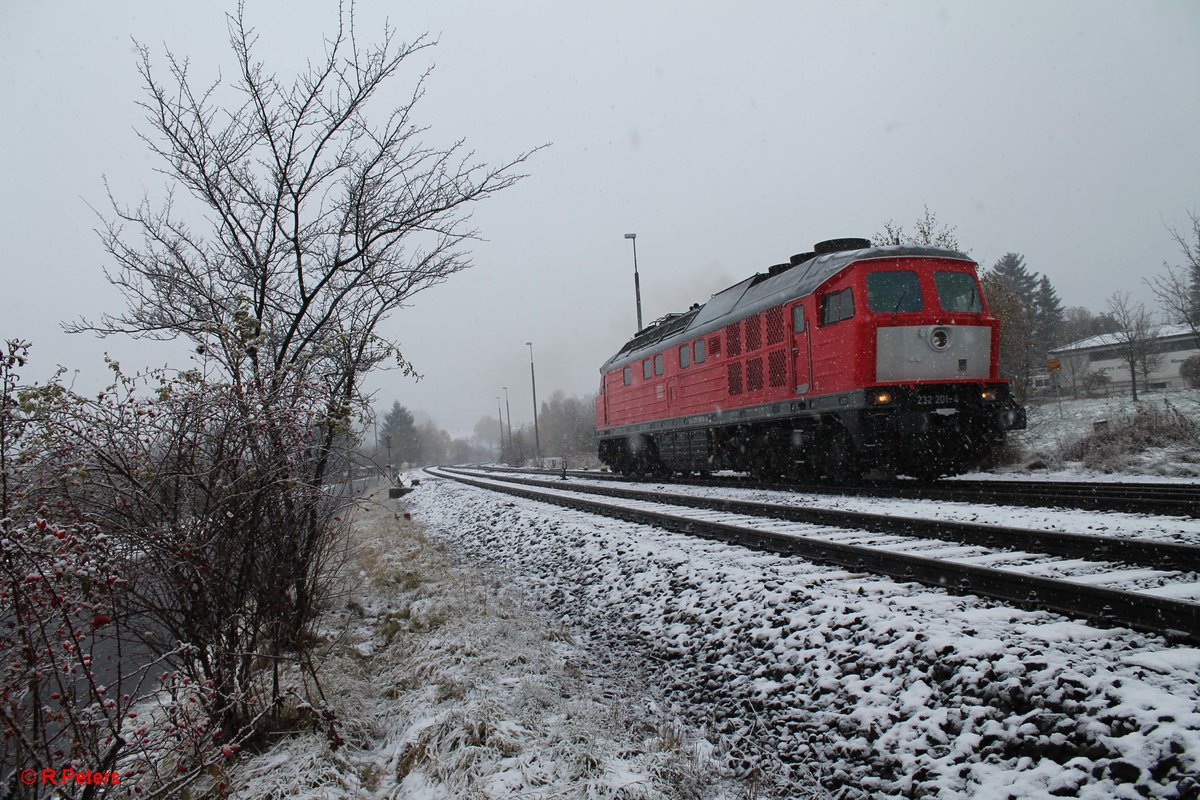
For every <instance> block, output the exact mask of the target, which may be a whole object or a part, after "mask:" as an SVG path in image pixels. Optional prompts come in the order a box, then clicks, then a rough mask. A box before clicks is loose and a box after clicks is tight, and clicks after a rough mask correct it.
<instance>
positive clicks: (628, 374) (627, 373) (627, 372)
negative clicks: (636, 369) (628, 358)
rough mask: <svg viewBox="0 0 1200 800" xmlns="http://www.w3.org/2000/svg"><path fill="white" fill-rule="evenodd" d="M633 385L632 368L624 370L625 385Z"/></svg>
mask: <svg viewBox="0 0 1200 800" xmlns="http://www.w3.org/2000/svg"><path fill="white" fill-rule="evenodd" d="M631 383H633V367H626V368H625V385H626V386H629V385H630V384H631Z"/></svg>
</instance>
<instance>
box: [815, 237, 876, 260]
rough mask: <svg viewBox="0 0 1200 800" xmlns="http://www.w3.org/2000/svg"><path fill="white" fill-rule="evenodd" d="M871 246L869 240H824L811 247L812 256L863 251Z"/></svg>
mask: <svg viewBox="0 0 1200 800" xmlns="http://www.w3.org/2000/svg"><path fill="white" fill-rule="evenodd" d="M870 246H871V240H870V239H826V240H825V241H823V242H817V243H816V244H814V245H813V253H814V255H818V256H823V255H825V254H826V253H838V252H841V251H842V250H865V249H866V248H868V247H870Z"/></svg>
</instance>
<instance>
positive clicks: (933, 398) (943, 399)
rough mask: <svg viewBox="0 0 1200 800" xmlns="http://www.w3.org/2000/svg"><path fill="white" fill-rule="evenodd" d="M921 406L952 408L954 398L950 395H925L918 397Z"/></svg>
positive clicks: (918, 403)
mask: <svg viewBox="0 0 1200 800" xmlns="http://www.w3.org/2000/svg"><path fill="white" fill-rule="evenodd" d="M917 405H919V406H952V405H954V398H953V397H952V396H950V395H948V394H923V395H919V396H918V397H917Z"/></svg>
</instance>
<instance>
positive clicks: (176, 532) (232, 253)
mask: <svg viewBox="0 0 1200 800" xmlns="http://www.w3.org/2000/svg"><path fill="white" fill-rule="evenodd" d="M229 36H230V45H231V48H232V53H233V56H234V63H235V69H234V70H233V79H232V81H231V82H230V83H229V84H228V85H226V84H224V83H223V82H222V81H221V80H220V79H218V81H216V82H215V83H213V84H211V85H207V86H199V87H198V86H195V85H193V83H192V81H191V79H190V77H189V72H188V62H187V61H186V60H185V59H182V58H180V57H177V56H176V55H175V54H174V53H172V52H170V51H168V52H167V53H166V56H165V59H166V75H165V77H163V76H160V74H159V70H158V69H157V68H156V67H155V66H154V63H153V60H152V58H151V54H150V51H149V50H148V49H147V48H145V47H139V52H140V67H139V69H140V72H141V75H142V78H143V81H144V85H145V86H144V88H145V99H144V101H143V102H142V104H141V105H142V107H143V109H144V110H145V112H146V125H147V127H146V129H145V130H144V131H143V132H142V133H141V136H142V138H143V140H144V141H145V143H146V144H147V146H148V147H149V149H150V150H151V152H152V153H154V154H155V155H156V156H157V157H158V158H159V160H160V162H161V171H162V172H163V173H164V174H165V175H166V176H167V178H168V179H169V181H170V187H171V188H170V191H169V193H168V195H167V197H166V200H165V201H164V202H162V203H161V204H157V203H154V202H152V201H151V200H150V199H148V198H144V199H143V200H141V201H140V202H139V203H138V204H136V205H134V206H128V205H124V204H122V203H120V202H119V201H118V200H117V199H116V198H115V197H113V196H112V194H111V192H110V195H109V199H110V202H111V204H112V210H111V212H110V214H111V215H110V216H108V217H107V218H103V219H102V225H101V229H100V231H99V234H100V237H101V240H102V243H103V246H104V248H105V250H106V251H107V253H108V254H109V255H110V256H111V258H112V259H113V261H114V262H115V264H116V268H115V269H112V270H109V271H108V273H107V274H108V278H109V280H110V281H111V282H112V283H113V284H114V285H116V286H117V287H118V288H120V289H121V290H122V292H123V294H124V296H125V300H126V308H125V310H124V312H123V313H120V314H116V315H105V316H103V317H102V318H101V319H100V320H99V321H94V322H93V321H81V322H80V323H77V324H75V325H73V326H69V328H68V329H70V330H76V331H79V330H91V331H96V332H99V333H101V334H103V335H109V334H116V333H123V334H128V335H132V336H135V337H150V338H159V339H169V338H175V337H184V338H186V339H190V340H191V342H192V343H193V345H194V347H195V350H196V351H197V353H198V354H200V355H199V360H200V361H201V368H200V369H197V370H191V371H188V372H185V373H183V374H182V375H180V376H178V378H176V379H173V380H168V379H167V378H165V377H164V378H162V383H161V385H160V387H159V389H158V391H157V396H152V397H151V398H150V399H149V400H145V401H143V400H134V399H132V398H133V393H134V389H133V388H132V387H131V386H128V385H126V384H125V383H122V384H121V386H119V387H118V391H119V392H122V393H124V395H126V396H128V397H129V398H130V400H129V402H127V403H124V404H122V405H117V406H111V407H109V406H99V407H96V408H95V409H94V410H93V416H92V417H91V418H89V419H87V420H84V421H83V422H81V423H80V426H79V428H78V430H77V431H75V435H76V437H77V439H78V440H79V441H80V442H82V446H85V447H86V448H87V449H88V451H89V452H90V453H92V454H94V456H95V463H94V464H92V465H90V466H91V468H92V470H91V472H90V474H91V476H92V477H91V479H90V482H89V483H88V484H87V485H85V486H82V487H80V489H79V495H80V497H79V501H80V502H79V505H80V506H82V505H83V503H84V501H86V500H88V499H92V500H96V501H98V505H97V508H99V509H100V510H99V511H96V512H92V513H94V514H102V515H104V522H105V524H106V525H108V526H109V527H110V528H111V529H113V530H116V531H119V532H120V534H121V535H122V536H123V537H124V538H125V539H126V540H127V541H128V542H129V543H130V545H131V546H132V547H135V548H139V551H141V552H145V553H147V554H148V556H147V558H153V559H154V564H155V571H154V578H153V581H154V582H149V579H147V581H144V582H143V583H142V584H141V585H140V586H138V587H135V590H134V591H133V592H132V594H133V595H134V596H136V597H140V598H142V602H143V605H144V611H145V613H147V614H149V615H152V616H154V615H156V617H155V618H156V623H157V624H158V625H159V627H160V629H161V630H164V631H168V632H169V634H170V635H171V636H173V637H175V638H177V639H179V640H181V641H184V643H185V644H186V645H190V649H189V650H188V652H189V653H190V654H191V655H190V656H189V658H190V659H191V661H190V662H188V663H186V664H185V665H184V667H185V668H186V670H187V672H188V673H189V674H193V675H196V676H197V677H203V678H205V680H212V681H213V682H214V684H216V685H217V686H218V689H219V692H220V695H221V696H219V697H214V700H213V704H212V706H211V709H210V710H211V717H212V719H213V720H214V721H215V722H218V723H219V724H222V725H224V728H223V729H224V730H226V731H227V732H228V731H239V730H243V729H245V728H246V726H248V725H250V724H251V722H253V721H254V720H255V719H257V718H258V716H257V715H259V713H260V712H261V710H262V709H261V707H260V706H256V705H255V703H257V702H258V700H257V699H255V698H263V697H266V698H267V702H268V703H269V707H272V708H273V707H276V706H277V705H278V703H279V701H280V698H281V694H280V687H279V682H278V676H279V673H280V667H279V664H280V662H281V661H282V660H283V659H284V658H285V657H289V656H290V658H292V659H293V660H294V663H295V664H296V665H297V666H299V667H300V669H301V670H304V671H307V673H308V674H309V675H310V677H311V676H312V674H313V671H312V670H311V669H310V667H311V664H310V663H309V659H308V656H307V653H308V648H310V647H311V642H312V636H311V634H312V630H311V627H312V623H313V620H314V619H315V615H316V610H317V608H318V603H319V601H320V600H321V597H322V592H323V588H324V587H325V586H326V585H327V578H328V574H329V566H330V560H331V558H333V557H334V556H333V553H334V552H335V548H334V547H333V546H332V543H333V541H334V540H335V538H336V537H337V536H338V534H339V530H340V527H339V524H338V521H339V518H340V515H339V510H340V508H339V507H340V505H341V504H344V503H345V502H347V501H346V499H345V498H341V497H335V496H331V495H330V493H329V492H328V491H326V489H325V486H326V484H327V483H329V481H328V476H329V475H330V474H331V471H332V470H334V469H336V468H338V465H339V464H341V463H343V461H342V460H339V458H338V454H337V452H336V451H337V449H338V448H339V447H344V446H345V445H346V444H347V443H350V442H352V436H353V425H352V420H353V417H354V415H355V414H356V412H357V413H359V414H361V413H362V412H363V411H364V410H365V409H366V408H367V403H366V398H365V397H364V396H363V394H362V388H361V383H362V379H363V377H364V375H365V374H366V373H367V371H368V370H370V369H371V368H373V367H376V366H383V365H391V366H398V367H400V368H402V369H404V370H405V371H406V372H408V373H410V374H413V373H414V371H413V369H412V367H411V366H410V365H409V364H408V362H407V361H406V360H405V359H404V356H403V355H402V353H401V351H400V348H399V346H398V345H397V344H396V343H395V342H394V341H391V340H388V339H387V338H386V337H384V336H382V335H381V334H380V333H379V325H380V323H381V322H382V321H383V320H384V319H385V318H386V317H387V316H388V315H389V314H390V313H391V312H393V311H395V310H397V309H399V308H401V307H402V306H403V305H405V304H406V303H408V302H411V300H412V299H413V298H414V296H415V295H417V294H418V293H419V292H421V291H423V290H424V289H427V288H429V287H431V286H434V285H437V284H439V283H441V282H443V281H445V280H446V279H448V278H449V277H450V276H452V275H454V274H456V273H457V272H460V271H462V270H464V269H466V268H467V267H468V266H469V265H470V259H469V255H468V251H467V247H468V245H469V244H470V242H471V241H472V240H474V239H475V238H477V234H476V231H475V230H474V229H473V228H472V227H471V224H470V214H469V208H470V206H471V204H473V203H475V202H478V201H480V200H483V199H485V198H488V197H490V196H492V195H494V194H495V193H496V192H499V191H501V190H503V189H505V188H508V187H510V186H512V185H513V184H514V183H515V182H516V181H518V180H519V179H520V178H521V175H520V174H519V172H518V170H519V168H520V166H521V165H522V164H523V163H524V162H525V161H526V159H527V158H528V157H529V155H530V153H532V152H533V151H530V152H527V153H524V154H520V155H517V156H516V157H514V158H511V159H509V160H508V161H506V162H505V163H503V164H501V165H500V166H498V167H493V166H488V165H486V164H484V163H482V162H480V161H478V160H477V159H476V158H475V156H474V155H473V154H472V153H471V152H470V151H468V150H467V149H466V148H465V145H464V144H463V142H462V141H458V142H455V143H454V144H451V145H449V146H447V147H436V146H431V145H429V144H427V143H426V142H425V141H424V140H425V138H426V134H427V131H426V129H425V128H422V127H420V126H418V125H417V123H416V121H415V112H416V108H417V105H418V101H419V100H420V98H421V96H422V94H423V92H424V83H425V78H426V73H422V74H419V75H418V76H417V77H416V79H415V81H414V86H413V88H412V90H411V93H410V94H408V95H407V100H406V101H405V102H404V103H402V104H401V105H400V107H399V108H396V109H394V110H392V111H390V112H387V111H386V110H385V113H384V114H383V115H382V116H376V115H375V113H374V105H375V101H376V100H378V99H379V98H380V97H381V93H382V89H383V87H384V86H385V85H389V84H390V82H391V81H392V80H393V79H394V78H396V77H397V76H399V75H400V73H401V71H402V69H403V68H404V67H406V66H407V64H408V63H411V62H410V59H411V58H412V57H413V56H414V55H415V54H417V53H420V52H422V51H424V50H425V49H426V48H428V47H430V46H432V44H433V43H432V42H431V41H429V40H428V39H427V38H425V37H418V38H416V39H415V40H413V41H411V42H399V41H398V40H397V39H396V38H395V34H394V32H393V31H392V30H391V29H385V30H384V31H383V32H382V41H381V42H380V43H379V44H377V45H366V44H364V43H362V42H360V41H359V39H358V38H357V36H356V33H355V28H354V19H353V13H352V11H351V12H349V13H347V12H341V13H339V18H338V27H337V30H336V33H335V34H334V35H333V36H331V37H330V38H329V39H327V41H326V47H325V52H324V55H323V57H321V58H319V59H316V60H314V61H311V62H309V66H308V67H307V69H306V70H305V71H304V72H303V73H302V74H301V75H299V77H298V78H296V79H295V80H294V81H292V82H290V83H285V82H284V81H282V80H280V79H279V78H277V77H276V76H275V75H273V74H271V73H269V72H268V71H267V69H266V67H265V66H264V65H263V63H262V62H261V61H260V60H259V59H258V58H257V57H256V55H255V45H256V42H257V38H256V35H255V33H254V32H253V30H251V29H250V28H249V27H248V25H247V23H246V19H245V16H244V9H243V8H242V7H240V6H239V8H238V11H237V13H236V14H235V15H231V16H230V18H229ZM228 90H232V94H231V93H230V92H229V91H228ZM219 96H220V97H230V96H232V97H235V98H237V100H236V101H235V102H233V103H232V104H230V105H222V104H221V103H220V102H218V97H219ZM197 219H203V220H206V221H207V223H208V224H210V225H211V227H209V228H207V229H205V228H203V227H197V225H196V224H195V223H193V222H190V220H197ZM117 372H118V378H119V381H122V382H123V381H124V380H125V379H124V378H123V377H122V376H120V374H119V370H117ZM127 410H129V411H128V413H126V412H127ZM135 412H136V415H135V416H134V417H132V418H131V417H130V416H129V414H131V413H135ZM148 420H154V422H153V423H151V422H149V421H148ZM84 423H86V424H84ZM88 493H90V495H88V497H84V496H83V495H85V494H88ZM99 501H108V502H107V504H105V503H104V502H99ZM223 573H224V575H223ZM272 576H274V577H272ZM263 663H266V664H270V665H271V666H272V667H273V669H271V670H269V671H268V672H269V673H270V674H271V675H273V677H269V678H268V680H269V681H271V685H269V686H267V687H266V688H265V689H264V690H263V691H258V688H259V687H258V685H257V681H258V677H257V675H254V674H251V673H252V671H253V670H255V669H257V665H261V664H263ZM246 687H250V689H251V690H253V691H252V694H247V693H246ZM318 691H319V689H318Z"/></svg>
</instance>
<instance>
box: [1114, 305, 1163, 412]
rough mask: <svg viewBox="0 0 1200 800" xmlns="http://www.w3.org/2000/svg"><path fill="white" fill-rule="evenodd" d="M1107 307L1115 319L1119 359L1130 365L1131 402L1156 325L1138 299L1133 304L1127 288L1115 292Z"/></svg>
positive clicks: (1146, 363) (1135, 396)
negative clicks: (1119, 352)
mask: <svg viewBox="0 0 1200 800" xmlns="http://www.w3.org/2000/svg"><path fill="white" fill-rule="evenodd" d="M1108 311H1109V314H1111V315H1112V317H1113V319H1115V320H1116V321H1117V325H1118V328H1117V331H1116V332H1115V333H1114V334H1113V336H1114V337H1115V338H1116V340H1117V342H1118V343H1119V345H1120V350H1121V360H1122V361H1124V362H1125V364H1126V365H1127V366H1128V367H1129V382H1130V387H1131V391H1132V392H1133V399H1134V402H1136V401H1137V399H1138V393H1137V387H1138V372H1139V371H1141V372H1142V373H1143V375H1145V374H1147V373H1148V371H1149V369H1148V368H1147V367H1149V368H1152V366H1153V365H1152V364H1151V363H1150V362H1151V361H1152V360H1153V358H1154V354H1153V352H1152V347H1153V344H1154V339H1155V338H1156V337H1157V336H1158V328H1157V326H1155V325H1154V323H1153V321H1152V320H1151V318H1150V314H1149V313H1148V312H1147V311H1146V307H1145V306H1143V305H1142V304H1141V303H1138V304H1137V305H1136V306H1135V305H1134V304H1133V301H1132V300H1131V299H1130V297H1129V293H1128V292H1114V293H1113V295H1112V297H1110V298H1109V299H1108Z"/></svg>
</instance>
